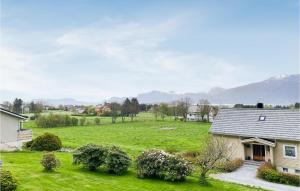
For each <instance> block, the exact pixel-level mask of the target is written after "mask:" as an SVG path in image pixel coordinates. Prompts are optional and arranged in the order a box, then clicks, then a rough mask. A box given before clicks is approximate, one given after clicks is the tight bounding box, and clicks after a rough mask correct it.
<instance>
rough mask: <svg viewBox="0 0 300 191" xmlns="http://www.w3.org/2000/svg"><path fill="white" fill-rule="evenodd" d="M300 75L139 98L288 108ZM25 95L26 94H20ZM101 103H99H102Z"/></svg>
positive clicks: (76, 102)
mask: <svg viewBox="0 0 300 191" xmlns="http://www.w3.org/2000/svg"><path fill="white" fill-rule="evenodd" d="M299 91H300V74H294V75H285V76H277V77H271V78H269V79H266V80H263V81H260V82H256V83H250V84H247V85H243V86H239V87H234V88H228V89H224V88H221V87H215V88H212V89H211V90H210V91H208V92H198V93H183V94H178V93H174V92H163V91H150V92H146V93H141V94H138V95H137V96H135V97H137V99H138V100H139V102H140V103H147V104H153V103H161V102H165V103H171V102H173V101H178V100H180V99H183V98H185V97H189V98H191V99H192V101H193V102H194V103H196V102H198V101H199V100H200V99H207V100H209V102H210V103H213V104H236V103H241V104H256V103H257V102H263V103H266V104H273V105H277V104H278V105H287V104H291V103H295V102H300V100H299V99H300V98H299V96H300V92H299ZM0 94H1V96H2V95H4V96H6V97H11V96H9V95H10V92H5V91H4V92H3V91H0ZM18 95H22V94H18ZM125 99H126V97H112V98H110V99H107V100H106V101H107V102H119V103H121V102H123V101H124V100H125ZM34 101H42V102H43V103H44V104H47V105H52V106H58V105H96V104H97V103H95V102H85V101H80V100H75V99H73V98H63V99H35V100H34ZM101 102H102V101H99V102H98V103H101Z"/></svg>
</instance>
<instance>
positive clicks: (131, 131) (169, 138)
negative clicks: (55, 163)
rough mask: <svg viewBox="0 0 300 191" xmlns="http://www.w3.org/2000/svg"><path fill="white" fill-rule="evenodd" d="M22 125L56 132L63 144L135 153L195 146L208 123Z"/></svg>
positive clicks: (34, 132)
mask: <svg viewBox="0 0 300 191" xmlns="http://www.w3.org/2000/svg"><path fill="white" fill-rule="evenodd" d="M24 126H25V127H27V128H32V129H33V135H34V137H36V136H38V135H41V134H43V133H45V132H50V133H54V134H56V135H58V136H59V137H60V138H61V139H62V142H63V146H64V147H71V148H76V147H78V146H81V145H83V144H87V143H96V144H103V145H118V146H119V147H121V148H122V149H124V150H126V151H127V152H128V153H130V154H131V155H134V156H136V154H138V153H139V152H141V151H143V150H145V149H150V148H160V149H164V150H166V151H169V152H184V151H194V150H198V149H199V148H200V146H201V142H202V141H203V140H204V139H205V138H206V137H207V136H208V133H207V132H208V129H209V127H210V123H196V122H189V123H184V122H181V121H170V120H168V121H154V120H152V121H150V120H147V121H134V122H125V123H116V124H111V123H106V124H103V125H98V126H96V125H93V126H77V127H59V128H36V127H34V124H32V122H31V123H30V124H27V125H26V124H25V125H24Z"/></svg>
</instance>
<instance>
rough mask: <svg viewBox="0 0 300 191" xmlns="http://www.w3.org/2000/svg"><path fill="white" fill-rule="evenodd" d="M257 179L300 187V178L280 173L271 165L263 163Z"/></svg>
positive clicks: (258, 170)
mask: <svg viewBox="0 0 300 191" xmlns="http://www.w3.org/2000/svg"><path fill="white" fill-rule="evenodd" d="M257 177H258V178H261V179H264V180H266V181H269V182H276V183H281V184H289V185H294V186H300V176H297V175H293V174H288V173H283V172H278V171H277V170H276V169H275V168H274V167H273V166H272V165H271V164H270V163H263V164H262V165H261V166H260V167H259V168H258V169H257Z"/></svg>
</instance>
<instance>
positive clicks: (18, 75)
mask: <svg viewBox="0 0 300 191" xmlns="http://www.w3.org/2000/svg"><path fill="white" fill-rule="evenodd" d="M185 21H186V19H185V17H180V16H179V17H175V18H172V19H169V20H166V21H164V22H158V23H143V22H120V21H116V22H111V24H109V25H101V24H94V25H89V26H87V27H81V28H79V29H73V30H69V31H65V32H64V33H63V34H61V35H59V36H53V38H52V39H50V40H49V41H50V42H52V43H51V44H49V47H51V48H49V47H41V50H43V49H45V50H46V51H45V52H43V51H41V53H39V54H34V53H22V52H19V51H17V48H16V49H8V48H7V47H3V46H2V47H1V52H2V54H1V57H0V59H1V60H0V63H1V65H0V66H1V77H2V78H3V79H5V84H4V85H3V86H1V87H0V90H16V89H18V90H20V91H24V92H29V93H30V94H31V95H32V96H34V97H35V98H36V97H41V96H46V97H75V98H79V99H83V100H87V99H99V98H107V97H109V96H130V95H136V94H137V93H140V92H142V91H150V90H152V89H160V90H165V91H169V90H175V91H181V92H198V91H203V90H205V91H208V88H211V87H212V86H216V85H218V86H223V87H224V86H225V87H228V86H233V85H235V84H237V83H238V80H237V79H238V78H239V77H240V76H239V74H241V75H243V68H241V66H239V65H235V64H232V63H229V62H227V61H225V60H224V59H222V58H215V57H213V56H208V55H205V54H203V53H186V52H180V51H178V50H176V48H174V49H172V48H168V49H167V48H164V45H165V44H166V43H168V41H170V40H172V38H171V37H172V35H174V34H176V31H178V30H180V29H179V28H180V26H181V25H182V23H183V22H185ZM32 43H34V42H32ZM53 45H54V48H52V46H53ZM175 50H176V51H175ZM29 51H30V50H28V52H29ZM224 79H226V80H224ZM231 84H232V85H231Z"/></svg>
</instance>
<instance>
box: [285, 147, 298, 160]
mask: <svg viewBox="0 0 300 191" xmlns="http://www.w3.org/2000/svg"><path fill="white" fill-rule="evenodd" d="M283 152H284V157H288V158H296V157H297V153H296V152H297V151H296V146H291V145H284V146H283Z"/></svg>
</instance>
